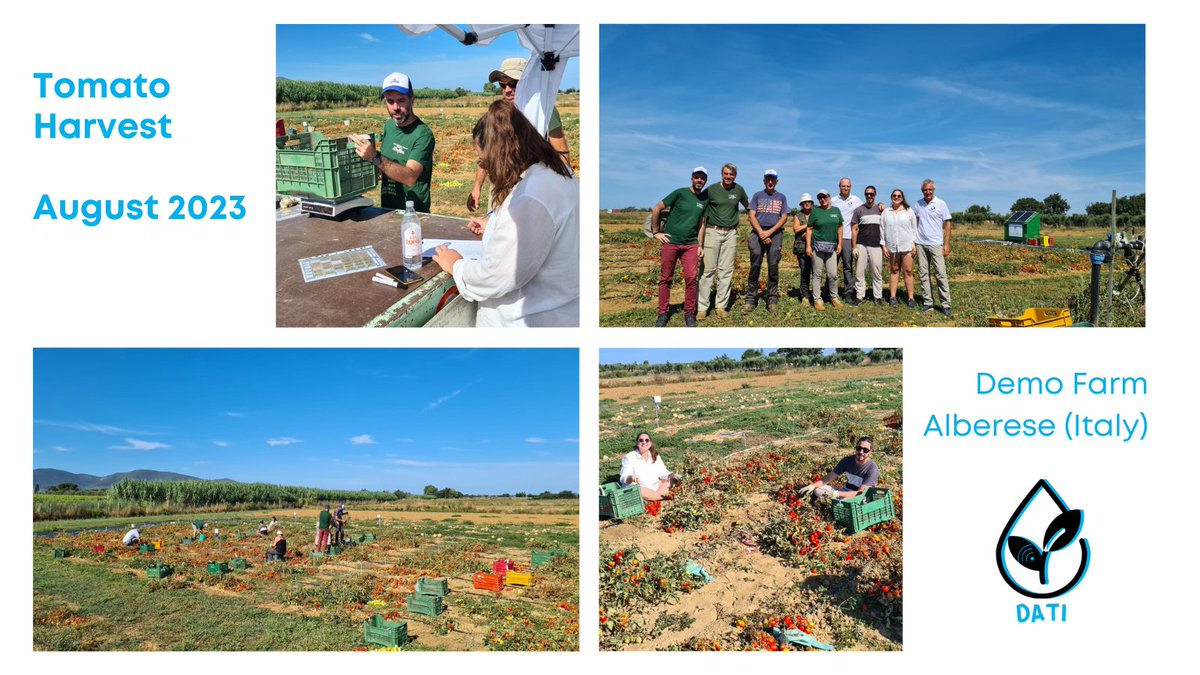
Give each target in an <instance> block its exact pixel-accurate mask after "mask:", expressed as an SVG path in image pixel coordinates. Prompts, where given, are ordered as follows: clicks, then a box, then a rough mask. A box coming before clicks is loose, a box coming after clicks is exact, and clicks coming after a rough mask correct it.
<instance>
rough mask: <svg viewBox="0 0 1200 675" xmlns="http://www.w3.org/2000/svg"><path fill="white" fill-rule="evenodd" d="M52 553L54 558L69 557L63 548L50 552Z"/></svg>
mask: <svg viewBox="0 0 1200 675" xmlns="http://www.w3.org/2000/svg"><path fill="white" fill-rule="evenodd" d="M52 553H53V555H54V557H55V558H65V557H67V556H68V555H70V554H69V553H67V549H65V548H56V549H54V550H53V551H52Z"/></svg>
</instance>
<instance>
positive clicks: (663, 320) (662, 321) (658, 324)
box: [654, 314, 671, 328]
mask: <svg viewBox="0 0 1200 675" xmlns="http://www.w3.org/2000/svg"><path fill="white" fill-rule="evenodd" d="M670 318H671V315H670V314H659V315H658V321H655V322H654V327H655V328H662V327H663V326H666V325H667V319H670Z"/></svg>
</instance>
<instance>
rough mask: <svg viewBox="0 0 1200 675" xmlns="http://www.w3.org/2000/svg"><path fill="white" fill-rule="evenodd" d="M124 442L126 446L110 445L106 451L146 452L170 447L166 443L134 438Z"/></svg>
mask: <svg viewBox="0 0 1200 675" xmlns="http://www.w3.org/2000/svg"><path fill="white" fill-rule="evenodd" d="M125 442H126V443H128V445H110V446H108V449H109V450H138V451H147V450H162V449H163V448H169V447H171V446H169V445H167V444H166V443H158V442H155V441H139V440H138V439H136V438H126V439H125Z"/></svg>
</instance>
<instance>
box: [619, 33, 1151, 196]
mask: <svg viewBox="0 0 1200 675" xmlns="http://www.w3.org/2000/svg"><path fill="white" fill-rule="evenodd" d="M1145 53H1146V45H1145V29H1144V27H1143V26H1141V25H1089V26H1048V25H1045V26H1044V25H1018V26H1006V25H972V26H955V25H891V26H881V25H811V26H719V25H715V26H714V25H690V26H643V25H638V26H613V25H602V26H601V27H600V94H601V96H600V160H601V164H600V168H601V172H600V174H601V175H600V206H601V207H602V208H621V207H625V206H642V207H649V206H652V205H654V203H655V202H657V201H658V200H659V199H661V198H662V197H664V196H666V195H667V194H668V193H670V191H671V190H673V189H675V188H677V187H681V186H684V185H685V184H687V183H688V177H689V175H690V172H691V169H692V167H694V166H696V165H704V166H706V167H707V168H708V170H709V174H710V179H711V180H717V179H719V170H720V166H721V165H722V164H723V163H725V162H733V163H734V164H736V165H738V168H739V176H738V179H739V182H741V183H742V184H743V185H744V186H745V187H746V188H747V190H749V191H754V190H757V189H761V187H762V172H763V171H764V170H765V169H768V168H773V169H776V170H778V171H779V175H780V181H779V190H780V191H782V192H784V194H787V195H788V196H789V197H790V198H791V199H792V201H798V197H799V196H800V193H802V192H809V193H813V194H815V193H816V192H817V190H819V189H821V188H825V189H828V190H830V191H832V192H835V193H836V191H837V183H838V179H840V178H841V177H842V176H849V177H850V178H851V180H852V182H853V185H854V188H853V189H854V193H855V194H858V195H860V196H861V194H862V188H864V187H866V185H867V184H874V185H876V186H877V187H878V188H879V190H880V192H881V193H883V192H884V191H887V190H890V189H891V188H893V187H900V188H901V189H903V190H904V191H905V194H906V195H907V196H908V198H909V202H910V203H911V202H912V201H914V200H915V199H917V198H919V197H920V190H919V187H920V184H921V181H922V180H923V179H924V178H933V179H934V180H935V181H936V182H937V188H938V192H937V194H938V196H939V197H942V198H944V199H945V200H946V201H947V203H948V204H949V205H950V207H951V208H952V209H953V210H956V211H961V210H965V209H966V208H967V207H968V206H970V205H971V204H980V205H989V206H991V207H992V210H993V211H997V212H1000V213H1006V212H1007V211H1008V209H1009V207H1010V206H1011V205H1012V203H1013V202H1014V201H1015V200H1016V199H1017V198H1019V197H1025V196H1028V197H1034V198H1037V199H1043V198H1045V197H1046V196H1047V195H1049V194H1052V193H1055V192H1057V193H1060V194H1062V195H1063V197H1065V198H1066V199H1067V201H1068V202H1069V203H1070V205H1071V211H1072V212H1079V213H1081V212H1083V210H1084V208H1085V207H1086V206H1087V205H1088V204H1089V203H1092V202H1096V201H1106V202H1107V201H1108V199H1109V196H1110V191H1111V190H1113V189H1116V190H1117V193H1118V194H1120V195H1126V194H1137V193H1141V192H1145V189H1146V187H1145V184H1146V179H1145V142H1146V120H1145V70H1146V60H1145Z"/></svg>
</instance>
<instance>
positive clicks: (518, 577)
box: [504, 570, 533, 586]
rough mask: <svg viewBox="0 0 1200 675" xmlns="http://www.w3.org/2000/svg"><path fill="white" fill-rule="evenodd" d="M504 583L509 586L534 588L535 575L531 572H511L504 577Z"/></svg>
mask: <svg viewBox="0 0 1200 675" xmlns="http://www.w3.org/2000/svg"><path fill="white" fill-rule="evenodd" d="M504 583H506V584H508V585H509V586H532V585H533V574H532V573H531V572H513V571H512V570H509V571H508V573H507V574H505V575H504Z"/></svg>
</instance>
